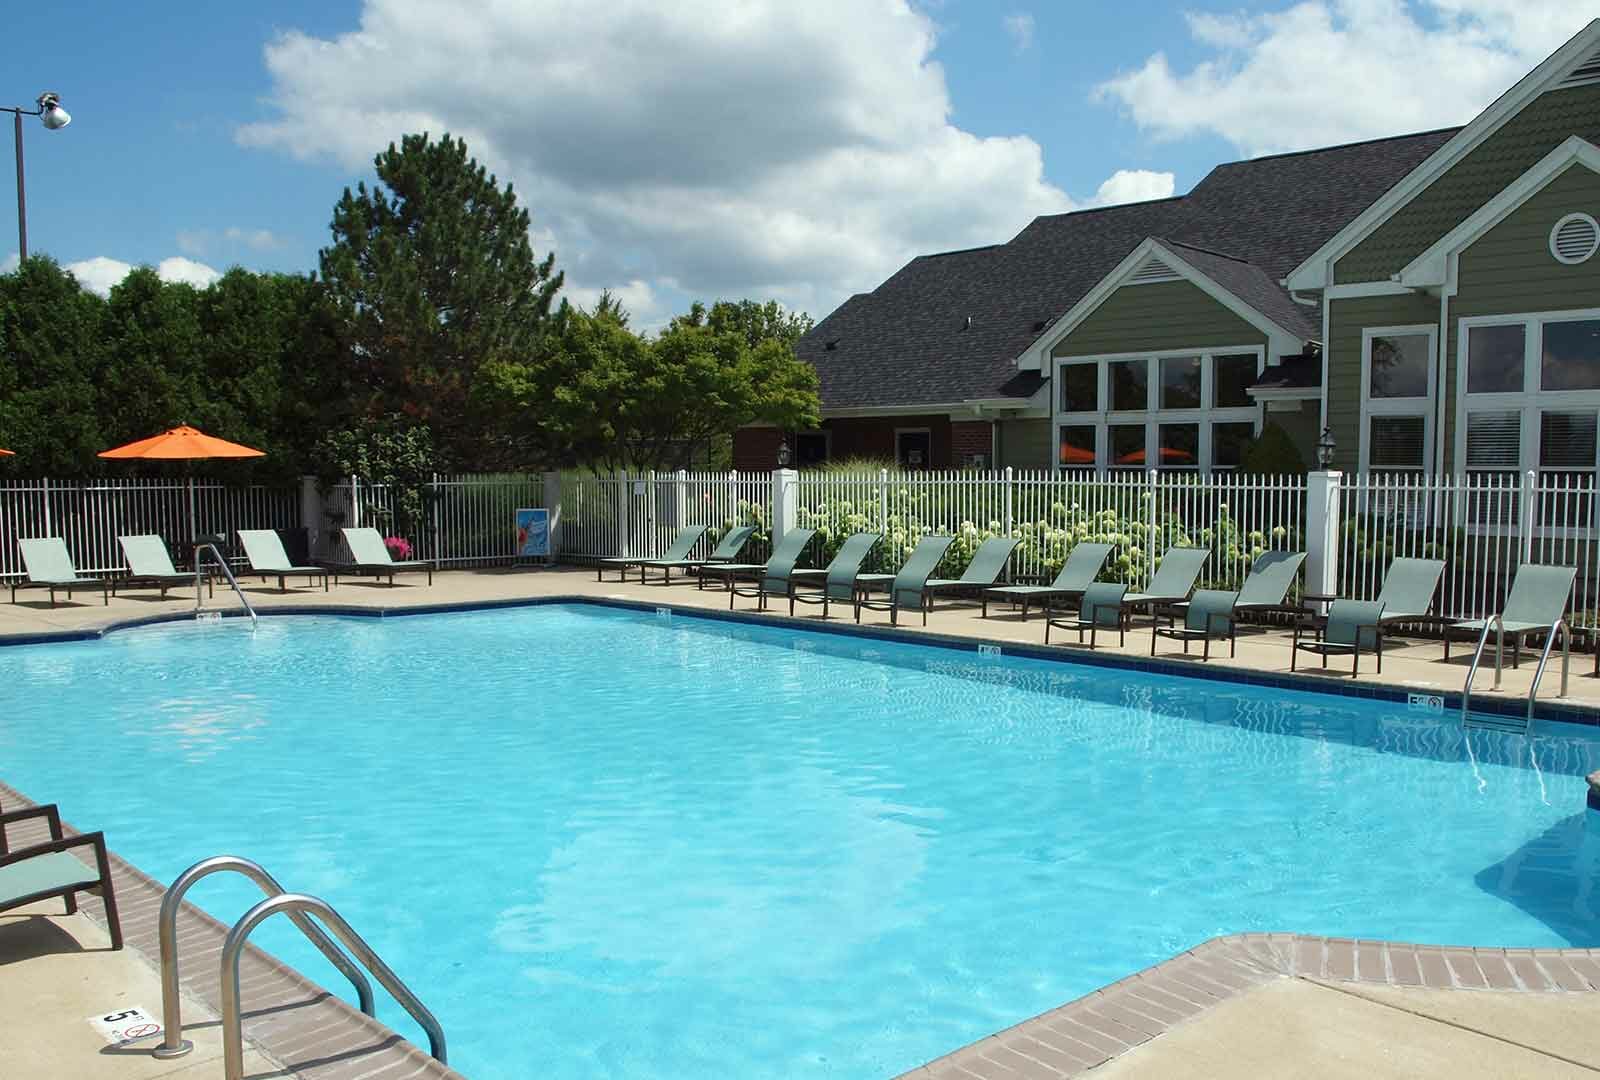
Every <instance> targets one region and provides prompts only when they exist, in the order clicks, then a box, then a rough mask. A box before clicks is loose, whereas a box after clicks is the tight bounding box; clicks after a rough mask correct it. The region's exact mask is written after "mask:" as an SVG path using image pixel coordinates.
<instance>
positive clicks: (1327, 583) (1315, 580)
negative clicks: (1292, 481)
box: [1306, 472, 1341, 596]
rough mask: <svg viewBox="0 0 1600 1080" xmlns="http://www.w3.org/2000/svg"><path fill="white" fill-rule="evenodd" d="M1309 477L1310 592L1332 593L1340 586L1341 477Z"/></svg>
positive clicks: (1324, 474) (1321, 474)
mask: <svg viewBox="0 0 1600 1080" xmlns="http://www.w3.org/2000/svg"><path fill="white" fill-rule="evenodd" d="M1340 475H1341V474H1340V473H1337V472H1314V473H1311V474H1310V475H1308V476H1307V477H1306V592H1308V593H1316V594H1319V595H1322V596H1332V595H1334V593H1335V592H1337V591H1338V588H1339V478H1340Z"/></svg>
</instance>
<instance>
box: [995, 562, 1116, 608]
mask: <svg viewBox="0 0 1600 1080" xmlns="http://www.w3.org/2000/svg"><path fill="white" fill-rule="evenodd" d="M1110 554H1111V545H1110V544H1088V543H1083V544H1078V545H1076V546H1074V547H1073V549H1072V552H1071V554H1069V555H1068V556H1067V561H1066V562H1065V563H1063V564H1062V566H1061V572H1060V573H1059V574H1057V575H1056V579H1055V580H1054V581H1052V582H1051V583H1050V584H1048V585H998V586H996V587H994V588H992V589H985V590H983V617H984V618H986V619H987V618H988V617H989V601H991V600H1009V601H1011V602H1012V603H1018V602H1020V603H1021V604H1022V618H1023V620H1024V621H1026V620H1027V618H1028V605H1029V603H1030V602H1032V601H1034V600H1037V601H1039V603H1040V604H1041V605H1046V604H1048V603H1049V602H1050V601H1051V600H1061V599H1072V598H1075V597H1078V596H1081V595H1082V594H1083V591H1084V590H1085V589H1087V588H1088V587H1089V585H1090V584H1091V583H1092V582H1093V581H1094V579H1095V578H1097V577H1099V576H1100V568H1101V567H1103V566H1104V565H1105V564H1106V558H1107V557H1108V556H1109V555H1110Z"/></svg>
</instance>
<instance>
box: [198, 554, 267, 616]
mask: <svg viewBox="0 0 1600 1080" xmlns="http://www.w3.org/2000/svg"><path fill="white" fill-rule="evenodd" d="M204 551H209V552H211V554H212V555H213V556H214V557H215V558H216V560H217V566H218V568H219V569H221V571H222V576H223V577H225V578H227V579H228V584H229V585H231V586H233V593H234V595H235V596H237V597H238V598H239V603H241V604H243V605H244V613H245V614H246V615H248V616H250V629H252V630H254V629H255V628H256V609H255V608H253V607H251V606H250V600H249V598H248V597H246V596H245V594H244V590H243V589H241V588H239V583H238V581H236V580H234V576H233V571H232V570H230V569H228V560H227V559H225V558H223V557H222V552H220V551H218V550H217V545H215V544H209V543H207V544H196V545H195V546H194V611H195V614H196V615H197V616H198V615H199V614H200V553H201V552H204Z"/></svg>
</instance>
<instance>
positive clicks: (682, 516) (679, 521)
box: [672, 469, 689, 529]
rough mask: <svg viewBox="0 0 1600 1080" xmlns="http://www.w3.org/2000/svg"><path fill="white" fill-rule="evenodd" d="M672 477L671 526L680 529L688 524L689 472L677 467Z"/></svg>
mask: <svg viewBox="0 0 1600 1080" xmlns="http://www.w3.org/2000/svg"><path fill="white" fill-rule="evenodd" d="M672 479H673V485H672V488H673V491H672V527H673V528H675V529H681V528H683V527H684V526H685V525H687V524H689V472H688V470H687V469H679V470H678V471H677V473H676V474H674V475H673V478H672Z"/></svg>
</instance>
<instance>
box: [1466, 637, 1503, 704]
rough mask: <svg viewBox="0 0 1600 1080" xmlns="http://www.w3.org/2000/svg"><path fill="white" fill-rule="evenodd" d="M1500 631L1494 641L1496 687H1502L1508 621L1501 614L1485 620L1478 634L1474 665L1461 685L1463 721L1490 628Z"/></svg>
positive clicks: (1473, 658) (1468, 669)
mask: <svg viewBox="0 0 1600 1080" xmlns="http://www.w3.org/2000/svg"><path fill="white" fill-rule="evenodd" d="M1491 626H1492V627H1495V628H1496V630H1497V631H1498V632H1497V633H1496V634H1495V641H1494V689H1496V690H1498V689H1500V668H1501V665H1502V664H1503V663H1504V662H1505V655H1506V623H1505V620H1504V619H1502V618H1501V617H1500V616H1499V615H1491V616H1489V617H1488V618H1487V619H1485V620H1483V633H1481V634H1479V635H1478V647H1477V648H1476V649H1474V650H1473V652H1472V666H1471V667H1469V668H1467V681H1466V682H1465V683H1464V684H1462V687H1461V722H1462V723H1463V724H1464V723H1466V722H1467V710H1468V707H1469V705H1470V704H1471V702H1472V680H1473V678H1474V677H1475V676H1476V675H1477V674H1478V661H1480V660H1482V659H1483V647H1484V646H1485V645H1486V644H1488V642H1489V628H1490V627H1491Z"/></svg>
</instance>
